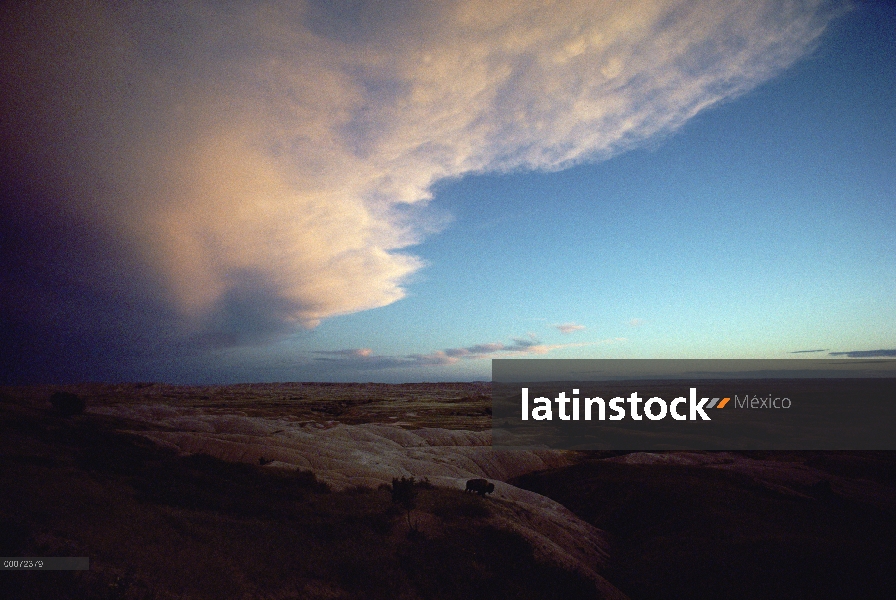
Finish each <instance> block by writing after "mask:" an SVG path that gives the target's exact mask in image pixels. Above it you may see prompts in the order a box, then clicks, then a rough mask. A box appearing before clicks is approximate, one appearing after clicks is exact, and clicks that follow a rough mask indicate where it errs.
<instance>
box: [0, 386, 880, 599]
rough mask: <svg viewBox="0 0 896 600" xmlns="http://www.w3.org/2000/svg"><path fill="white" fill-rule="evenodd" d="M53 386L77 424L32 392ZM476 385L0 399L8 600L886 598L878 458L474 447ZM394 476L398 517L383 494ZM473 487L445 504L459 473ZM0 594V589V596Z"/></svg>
mask: <svg viewBox="0 0 896 600" xmlns="http://www.w3.org/2000/svg"><path fill="white" fill-rule="evenodd" d="M57 391H64V392H69V393H74V394H77V395H78V396H79V397H81V398H83V399H84V400H85V402H86V410H85V411H84V413H83V414H79V415H74V416H69V417H64V416H62V415H60V414H58V412H57V411H54V409H53V407H52V406H51V404H50V402H49V399H50V397H51V396H52V394H53V393H54V392H57ZM490 427H491V398H490V386H489V384H486V383H456V384H451V383H446V384H404V385H386V384H321V383H305V384H302V383H292V384H251V385H250V384H247V385H234V386H209V387H185V386H172V385H162V384H150V383H139V384H127V385H100V384H90V385H80V386H61V387H60V386H57V387H50V386H39V387H17V388H3V389H0V473H2V476H0V480H2V481H3V486H2V490H0V554H2V555H3V556H88V557H90V561H91V569H90V571H86V572H42V573H23V572H4V573H0V577H2V580H0V587H3V588H5V589H8V590H12V591H14V595H13V596H11V597H21V598H45V597H46V598H50V597H53V598H80V597H97V598H461V597H463V598H479V597H482V598H623V597H631V598H663V597H665V598H683V597H684V598H717V597H742V598H750V597H812V598H816V597H832V598H839V597H863V598H868V597H887V598H889V597H891V594H892V590H893V589H894V586H896V578H894V573H896V551H894V548H896V541H894V540H896V458H894V456H893V454H892V453H883V452H878V453H875V452H861V453H860V452H823V453H822V452H799V453H796V452H792V453H785V452H775V453H771V452H765V453H759V452H753V453H750V452H739V453H730V452H728V453H726V452H715V453H686V452H667V453H645V452H639V453H622V452H601V453H596V452H592V453H585V452H568V451H556V450H547V449H532V450H499V449H493V448H492V447H491V431H490ZM396 478H398V479H401V478H405V480H407V479H410V478H413V479H414V482H415V484H414V486H413V490H414V493H413V494H412V496H413V498H412V499H411V501H410V502H405V503H401V502H395V501H393V500H397V498H396V495H395V494H393V489H394V488H393V480H394V479H396ZM472 478H484V479H488V480H489V481H491V482H493V483H494V484H495V491H494V493H493V494H491V495H489V496H486V497H480V496H478V495H475V494H467V493H464V486H465V483H466V481H467V480H468V479H472ZM5 597H10V596H5Z"/></svg>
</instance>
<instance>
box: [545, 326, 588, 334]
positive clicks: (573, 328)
mask: <svg viewBox="0 0 896 600" xmlns="http://www.w3.org/2000/svg"><path fill="white" fill-rule="evenodd" d="M551 327H553V328H554V329H557V330H559V331H560V333H564V334H566V333H572V332H573V331H581V330H582V329H585V326H584V325H579V324H577V323H561V324H560V325H551Z"/></svg>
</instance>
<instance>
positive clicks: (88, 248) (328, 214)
mask: <svg viewBox="0 0 896 600" xmlns="http://www.w3.org/2000/svg"><path fill="white" fill-rule="evenodd" d="M2 11H3V17H2V19H0V22H2V23H3V24H2V25H0V27H2V30H0V31H2V39H3V44H0V65H2V67H0V69H2V82H3V89H4V92H3V97H2V105H0V110H2V114H3V115H4V117H3V121H2V129H0V140H2V146H3V153H4V166H3V175H4V179H5V182H4V184H3V185H4V189H3V194H4V199H3V211H4V219H5V221H6V223H5V224H4V226H3V227H4V228H5V231H4V235H5V237H6V239H7V243H6V246H7V247H5V248H4V249H3V251H4V257H6V256H7V254H9V255H10V256H11V255H12V254H15V255H16V256H19V258H15V259H10V261H12V262H7V264H12V265H14V266H15V268H13V267H10V269H9V270H8V271H7V272H6V273H4V274H3V283H4V288H5V289H6V290H7V291H6V292H4V294H5V296H4V298H3V299H2V300H0V303H2V306H4V307H7V308H9V309H10V312H9V313H8V315H7V317H6V318H8V319H11V320H14V319H16V318H19V317H15V316H14V315H19V316H20V321H21V322H25V321H28V322H31V323H33V322H35V320H40V319H44V320H45V321H46V320H47V319H50V320H53V319H55V321H53V323H54V325H53V329H54V330H58V321H59V319H64V320H66V321H67V322H68V323H69V327H71V328H73V331H74V330H78V331H80V330H83V329H84V328H85V327H88V326H87V325H85V323H93V325H92V326H91V327H92V329H91V331H92V332H94V333H96V331H97V328H99V329H103V330H104V331H105V330H106V329H108V327H110V325H109V322H110V319H111V320H112V321H114V320H115V319H119V320H125V321H127V322H128V323H129V325H128V327H132V328H133V327H136V328H137V329H139V330H140V331H141V332H143V333H141V334H140V335H144V336H145V337H148V338H152V339H154V340H157V338H158V336H157V335H156V334H155V333H153V331H154V327H153V325H152V323H160V322H164V323H166V324H167V325H172V326H174V324H176V328H178V330H179V332H180V333H181V334H183V335H180V334H178V335H180V338H184V339H186V338H189V339H190V340H192V341H191V342H190V343H198V344H206V345H209V344H211V345H213V346H218V347H221V346H232V345H238V344H245V343H254V342H259V341H264V340H268V339H272V338H274V337H276V336H277V335H279V334H282V333H284V332H286V331H290V330H291V329H293V328H295V327H298V326H303V327H314V326H315V325H316V324H318V323H319V322H320V320H321V319H325V318H327V317H331V316H334V315H339V314H346V313H352V312H356V311H362V310H365V309H369V308H373V307H378V306H384V305H387V304H389V303H392V302H395V301H396V300H398V299H400V298H402V297H403V295H404V293H405V292H404V288H403V285H405V282H406V281H407V277H408V276H409V275H410V274H411V273H413V272H414V271H416V270H417V269H419V268H421V266H422V264H423V263H422V261H421V260H420V259H418V258H416V257H414V256H413V255H412V254H411V253H410V252H409V250H408V249H409V247H410V246H413V245H414V244H417V243H419V242H421V241H422V240H423V238H424V236H425V234H426V233H427V231H429V230H430V229H431V227H432V226H433V224H432V223H426V222H422V221H421V216H420V214H421V213H420V212H419V211H415V210H411V208H412V207H414V206H420V205H424V204H425V203H426V202H427V201H428V200H429V199H430V196H431V192H430V189H431V187H432V184H433V183H434V182H436V181H438V180H440V179H444V178H450V177H457V176H460V175H463V174H465V173H478V172H488V171H508V170H518V169H562V168H564V167H566V166H569V165H572V164H574V163H578V162H581V161H588V160H599V159H602V158H605V157H608V156H611V155H613V154H616V153H619V152H621V151H624V150H626V149H628V148H631V147H633V146H636V145H637V144H639V143H642V142H643V141H644V140H647V139H649V138H654V137H655V136H658V135H662V134H665V133H668V132H672V131H674V130H675V129H676V128H678V127H680V126H681V125H682V124H683V123H685V122H686V121H687V120H688V119H689V118H691V117H692V116H694V115H695V114H697V113H698V112H699V111H701V110H703V109H705V108H707V107H709V106H712V105H713V104H716V103H718V102H720V101H723V100H725V99H728V98H732V97H735V96H737V95H738V94H742V93H743V92H745V91H747V90H750V89H751V88H754V87H755V86H756V85H758V84H759V83H761V82H763V81H766V80H768V79H769V78H770V77H772V76H773V75H775V74H776V73H778V72H780V71H781V70H782V69H784V68H786V67H787V66H788V65H790V64H792V63H793V62H794V61H795V60H797V59H798V58H799V57H801V56H803V55H805V53H806V52H807V51H809V50H810V49H811V48H812V46H813V44H814V43H815V41H816V40H817V39H818V37H819V35H820V34H821V32H822V31H823V30H824V28H825V26H826V24H827V23H828V22H829V20H830V19H831V18H832V11H831V10H830V6H829V5H827V4H826V3H823V2H817V1H814V0H805V1H804V0H793V1H786V0H741V1H736V0H703V1H695V0H681V1H677V0H669V1H655V2H643V3H642V2H632V3H622V2H610V1H606V2H584V1H583V2H563V3H557V4H555V3H549V2H546V3H540V2H530V1H528V0H523V1H519V2H495V1H493V0H473V1H455V2H451V1H445V2H437V3H435V2H434V3H416V2H410V1H401V2H393V3H383V2H352V3H327V2H307V3H299V2H262V3H246V4H243V3H225V4H221V3H213V2H198V1H194V2H170V3H132V2H123V3H106V2H93V1H90V0H84V1H81V2H69V1H65V2H55V3H54V2H47V3H40V4H38V5H35V6H25V5H21V6H18V7H15V6H13V7H9V6H7V7H5V8H3V9H2ZM423 214H425V212H424V213H423ZM423 220H424V221H425V219H423ZM25 238H27V239H25ZM35 239H39V240H41V241H40V242H39V243H37V242H34V240H35ZM48 239H54V240H65V245H67V247H68V248H69V249H70V250H71V251H68V250H61V249H59V248H58V247H57V248H56V249H55V250H52V251H51V250H47V246H48V244H47V243H46V242H47V240H48ZM9 240H13V241H9ZM29 244H30V246H29V247H30V248H31V251H30V254H29V253H26V255H25V256H24V257H22V255H21V252H20V249H21V245H25V246H28V245H29ZM49 246H53V244H49ZM57 246H58V244H57ZM50 262H52V263H53V264H55V265H60V266H59V268H49V267H47V264H48V263H50ZM42 278H43V279H42ZM60 279H62V280H64V283H63V284H60V283H59V281H60ZM50 280H52V281H53V282H54V283H52V284H51V283H47V282H48V281H50ZM41 281H43V283H41ZM72 290H77V293H75V292H73V291H72ZM26 297H27V298H32V299H34V298H35V297H36V298H39V300H36V301H35V302H36V304H37V305H40V306H48V305H50V304H53V303H56V304H55V305H54V306H56V308H53V309H49V308H48V309H46V310H40V311H39V310H37V309H34V308H33V307H32V308H23V302H22V300H21V299H22V298H26ZM75 297H77V298H80V300H78V301H77V302H75V301H74V300H72V298H75ZM103 298H104V299H105V300H104V301H100V300H99V299H103ZM121 298H125V300H123V301H122V300H121ZM73 303H74V304H73ZM79 303H80V304H79ZM74 305H77V306H76V307H75V308H73V306H74ZM82 305H83V306H82ZM59 307H62V308H59ZM103 311H105V313H104V312H103ZM134 312H139V313H141V314H143V315H144V316H145V315H150V316H148V317H146V316H145V318H143V317H141V318H142V320H140V319H138V318H137V317H134V316H133V313H134ZM85 313H91V314H92V315H94V317H92V318H91V317H88V316H86V315H85ZM49 314H52V315H56V316H55V317H52V318H51V317H49V316H47V315H49ZM60 314H62V315H63V316H62V317H60V316H59V315H60ZM10 315H13V316H10ZM97 315H104V316H97ZM110 315H111V316H110ZM135 319H136V320H138V321H140V323H142V325H140V326H139V327H138V326H137V325H134V323H132V321H134V320H135ZM76 321H77V323H76ZM48 322H49V321H48ZM135 322H136V321H135ZM18 326H21V323H19V325H18ZM79 328H80V329H79ZM104 328H106V329H104ZM83 333H84V332H83V331H82V333H77V332H75V333H73V334H72V335H73V336H75V337H79V336H82V334H83ZM97 335H100V337H102V335H101V334H97ZM184 336H186V337H184ZM119 337H120V335H119ZM137 337H139V336H137ZM180 338H179V339H180ZM150 345H151V344H150Z"/></svg>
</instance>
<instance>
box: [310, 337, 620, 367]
mask: <svg viewBox="0 0 896 600" xmlns="http://www.w3.org/2000/svg"><path fill="white" fill-rule="evenodd" d="M622 339H624V338H616V339H615V340H602V341H601V342H598V343H613V342H614V341H620V340H622ZM587 345H589V344H585V343H580V344H542V343H541V342H539V341H538V340H537V339H535V338H534V337H529V338H514V339H513V341H512V342H511V343H509V344H504V343H501V342H491V343H485V344H474V345H472V346H467V347H465V348H447V349H444V350H436V351H433V352H430V353H428V354H408V355H405V356H384V355H378V354H375V353H374V352H373V351H372V350H370V349H368V348H364V349H361V350H358V349H346V350H328V351H318V352H315V354H318V355H322V356H319V357H318V358H317V360H319V361H326V362H328V363H338V364H340V365H342V366H345V367H351V368H361V369H394V368H410V367H432V366H444V365H452V364H455V363H457V362H459V361H461V360H478V359H483V358H497V357H519V356H523V355H544V354H548V353H550V352H553V351H554V350H559V349H562V348H573V347H580V346H587Z"/></svg>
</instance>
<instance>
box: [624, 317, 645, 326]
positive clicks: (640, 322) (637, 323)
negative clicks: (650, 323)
mask: <svg viewBox="0 0 896 600" xmlns="http://www.w3.org/2000/svg"><path fill="white" fill-rule="evenodd" d="M628 324H629V325H630V326H631V327H640V326H641V325H643V324H644V319H631V320H630V321H629V322H628Z"/></svg>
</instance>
